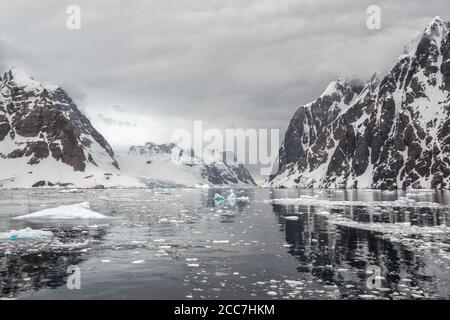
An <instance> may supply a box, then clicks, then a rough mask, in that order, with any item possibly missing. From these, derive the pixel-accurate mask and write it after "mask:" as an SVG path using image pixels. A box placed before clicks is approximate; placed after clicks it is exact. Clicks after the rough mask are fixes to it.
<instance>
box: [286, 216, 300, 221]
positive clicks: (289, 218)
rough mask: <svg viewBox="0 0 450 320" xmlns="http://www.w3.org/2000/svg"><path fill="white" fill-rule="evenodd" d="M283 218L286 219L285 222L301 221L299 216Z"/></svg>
mask: <svg viewBox="0 0 450 320" xmlns="http://www.w3.org/2000/svg"><path fill="white" fill-rule="evenodd" d="M283 218H284V220H289V221H297V220H298V219H299V217H298V216H285V217H283Z"/></svg>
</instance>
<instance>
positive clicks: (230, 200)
mask: <svg viewBox="0 0 450 320" xmlns="http://www.w3.org/2000/svg"><path fill="white" fill-rule="evenodd" d="M227 201H228V204H229V205H230V206H231V207H234V206H235V205H236V201H237V200H236V195H235V194H234V192H233V191H231V193H230V194H229V195H228V197H227Z"/></svg>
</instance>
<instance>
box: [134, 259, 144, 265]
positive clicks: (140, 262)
mask: <svg viewBox="0 0 450 320" xmlns="http://www.w3.org/2000/svg"><path fill="white" fill-rule="evenodd" d="M144 262H145V260H135V261H133V262H131V263H132V264H142V263H144Z"/></svg>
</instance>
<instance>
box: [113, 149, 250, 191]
mask: <svg viewBox="0 0 450 320" xmlns="http://www.w3.org/2000/svg"><path fill="white" fill-rule="evenodd" d="M117 160H118V162H119V165H120V167H121V169H122V172H124V173H125V174H127V175H130V176H134V177H140V178H143V179H144V180H145V181H146V183H147V184H148V185H150V186H152V185H165V184H167V185H168V186H170V185H172V184H176V185H180V186H194V185H196V184H197V185H205V184H208V185H242V186H244V185H246V186H254V185H255V182H254V181H253V178H252V176H251V175H250V173H249V172H248V171H247V169H246V168H245V167H244V165H243V164H241V163H238V162H237V161H233V162H230V161H226V159H225V156H224V154H223V153H222V152H218V151H215V150H208V151H205V152H204V153H203V155H202V156H201V157H199V156H197V155H195V154H194V151H193V150H190V149H189V150H186V149H182V148H180V147H179V146H177V145H176V144H173V143H170V144H160V145H158V144H154V143H151V142H149V143H146V144H145V145H144V146H133V147H131V148H130V150H129V152H128V155H127V156H120V157H119V156H118V157H117Z"/></svg>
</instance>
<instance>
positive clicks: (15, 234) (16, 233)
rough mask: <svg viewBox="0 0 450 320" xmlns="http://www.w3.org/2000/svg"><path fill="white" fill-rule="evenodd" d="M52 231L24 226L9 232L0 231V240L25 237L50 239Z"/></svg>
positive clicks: (23, 238) (24, 238)
mask: <svg viewBox="0 0 450 320" xmlns="http://www.w3.org/2000/svg"><path fill="white" fill-rule="evenodd" d="M51 238H53V233H52V232H51V231H44V230H33V229H31V228H25V229H21V230H11V231H10V232H0V240H11V241H15V240H26V239H51Z"/></svg>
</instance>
